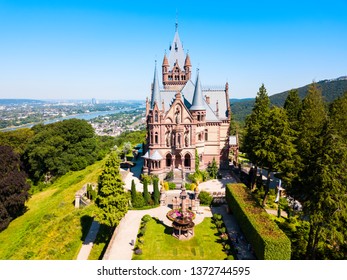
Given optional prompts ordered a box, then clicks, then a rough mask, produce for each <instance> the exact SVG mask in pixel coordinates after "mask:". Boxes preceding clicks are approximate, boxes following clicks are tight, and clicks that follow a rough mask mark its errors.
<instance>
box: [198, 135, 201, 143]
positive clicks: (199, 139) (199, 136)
mask: <svg viewBox="0 0 347 280" xmlns="http://www.w3.org/2000/svg"><path fill="white" fill-rule="evenodd" d="M198 141H201V133H199V134H198Z"/></svg>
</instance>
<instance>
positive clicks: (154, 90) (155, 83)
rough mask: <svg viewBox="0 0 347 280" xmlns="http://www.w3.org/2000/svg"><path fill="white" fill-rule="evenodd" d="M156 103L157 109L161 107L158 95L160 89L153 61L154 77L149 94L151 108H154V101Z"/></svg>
mask: <svg viewBox="0 0 347 280" xmlns="http://www.w3.org/2000/svg"><path fill="white" fill-rule="evenodd" d="M155 102H156V103H157V106H158V108H159V110H160V109H161V96H160V89H159V79H158V74H157V61H156V62H155V68H154V78H153V85H152V96H151V109H153V108H154V103H155Z"/></svg>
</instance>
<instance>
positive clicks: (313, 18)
mask: <svg viewBox="0 0 347 280" xmlns="http://www.w3.org/2000/svg"><path fill="white" fill-rule="evenodd" d="M176 11H177V12H178V23H179V34H180V38H181V41H183V46H184V49H185V51H187V50H189V54H190V57H191V62H192V64H193V69H194V71H193V78H194V79H195V69H196V68H197V67H199V69H200V78H201V82H202V84H203V85H216V86H220V85H224V84H225V82H226V81H228V82H229V86H230V91H231V92H230V97H231V98H246V97H254V96H255V95H256V93H257V91H258V89H259V87H260V85H261V83H264V84H265V87H266V88H267V90H268V93H269V95H272V94H275V93H278V92H281V91H284V90H287V89H291V88H296V87H300V86H303V85H305V84H308V83H311V82H312V81H319V80H322V79H330V78H337V77H339V76H345V75H347V1H346V0H340V1H339V0H331V1H319V0H316V1H310V0H309V1H296V0H294V1H286V0H283V1H270V0H269V1H267V0H263V1H234V0H231V1H189V0H186V1H110V0H99V1H97V0H94V1H92V0H90V1H89V0H79V1H77V0H69V1H64V0H60V1H58V0H50V1H30V0H27V1H24V0H23V1H19V0H10V1H6V0H0V98H35V99H90V98H93V97H95V98H97V99H112V100H115V99H145V98H146V97H147V96H150V85H151V82H152V79H153V71H154V61H155V60H156V59H157V60H158V64H159V66H160V65H161V63H162V59H163V55H164V52H165V50H168V47H169V44H170V43H171V41H172V39H173V36H174V31H175V21H176Z"/></svg>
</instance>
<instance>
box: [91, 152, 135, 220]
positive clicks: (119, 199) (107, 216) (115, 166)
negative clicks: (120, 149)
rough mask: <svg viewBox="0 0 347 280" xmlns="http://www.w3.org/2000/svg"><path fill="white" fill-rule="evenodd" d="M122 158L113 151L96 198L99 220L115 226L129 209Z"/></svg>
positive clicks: (100, 180) (101, 176)
mask: <svg viewBox="0 0 347 280" xmlns="http://www.w3.org/2000/svg"><path fill="white" fill-rule="evenodd" d="M119 165H120V159H119V157H118V155H117V154H116V153H115V152H112V153H111V154H110V156H109V158H108V159H107V161H106V163H105V166H104V169H103V171H102V174H101V175H100V176H99V192H98V196H97V199H96V205H97V207H98V211H97V213H96V218H97V220H98V221H99V222H100V223H102V224H105V225H107V226H110V227H115V226H117V225H118V224H119V222H120V221H121V219H122V218H123V217H124V215H125V214H126V212H127V211H128V199H129V198H128V194H127V192H126V191H125V189H124V187H123V185H124V183H123V181H122V177H121V175H120V172H119Z"/></svg>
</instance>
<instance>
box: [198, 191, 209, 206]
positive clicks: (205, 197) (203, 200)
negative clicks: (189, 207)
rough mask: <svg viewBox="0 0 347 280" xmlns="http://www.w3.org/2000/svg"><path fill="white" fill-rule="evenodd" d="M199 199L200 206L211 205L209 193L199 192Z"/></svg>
mask: <svg viewBox="0 0 347 280" xmlns="http://www.w3.org/2000/svg"><path fill="white" fill-rule="evenodd" d="M198 198H199V199H200V204H201V205H210V204H211V203H212V200H213V197H212V196H211V195H210V193H208V192H206V191H201V192H200V193H199V197H198Z"/></svg>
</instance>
